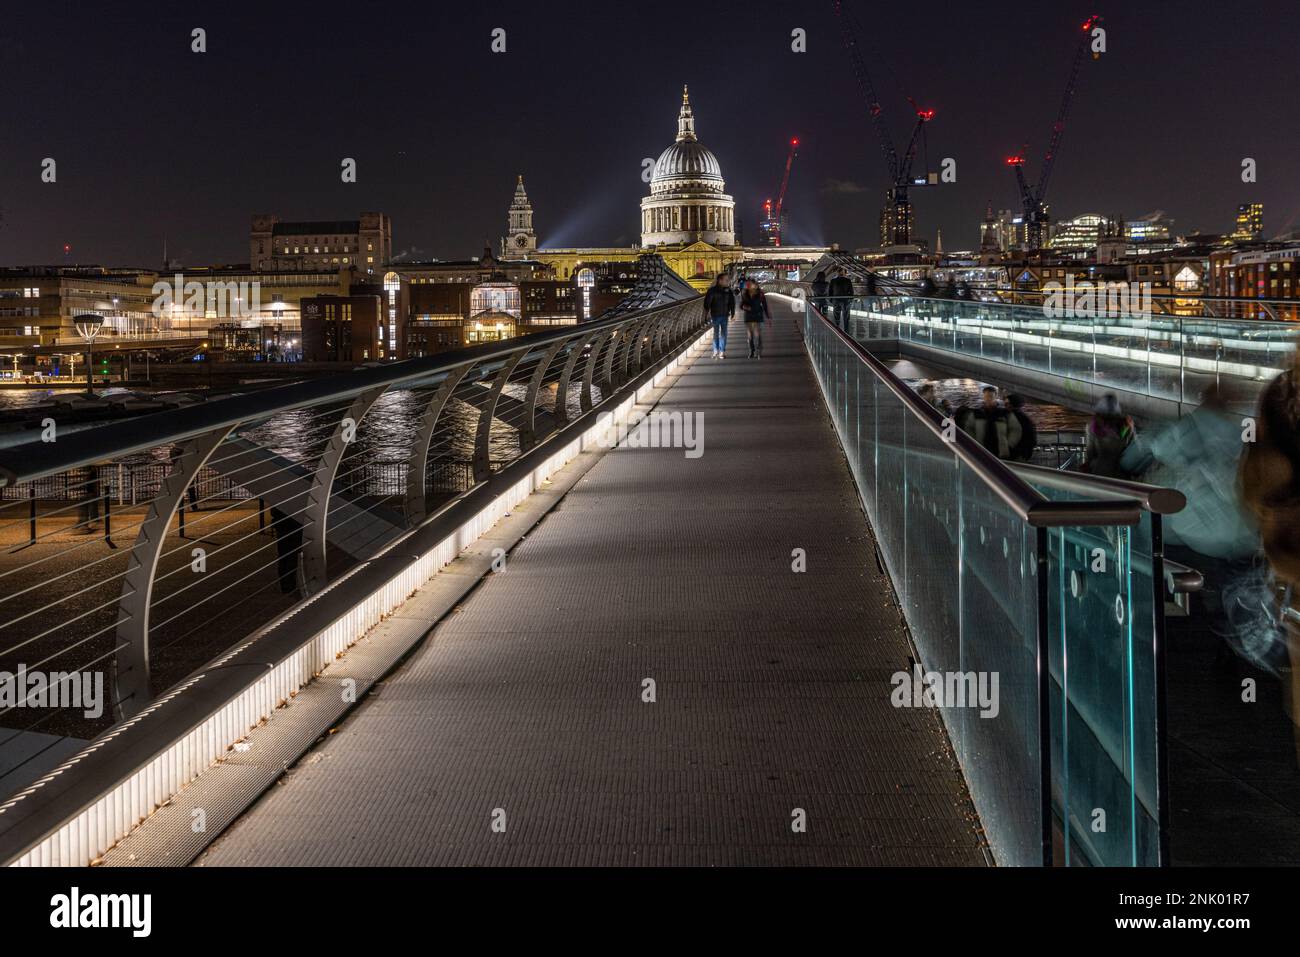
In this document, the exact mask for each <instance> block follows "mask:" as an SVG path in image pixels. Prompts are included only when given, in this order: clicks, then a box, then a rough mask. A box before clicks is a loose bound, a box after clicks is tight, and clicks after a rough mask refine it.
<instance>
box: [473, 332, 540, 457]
mask: <svg viewBox="0 0 1300 957" xmlns="http://www.w3.org/2000/svg"><path fill="white" fill-rule="evenodd" d="M527 351H528V350H527V349H526V348H524V349H520V350H519V351H518V352H516V353H515V354H514V355H513V356H511V357H510V358H509V359H507V360H506V361H505V364H504V365H502V366H501V368H500V369H498V370H497V377H496V378H495V379H493V380H492V391H491V393H489V394H488V397H487V402H485V403H484V405H483V411H482V412H481V413H480V414H479V417H478V433H477V435H476V436H475V438H474V481H475V482H484V481H486V480H487V479H488V477H489V476H491V474H492V449H491V439H492V419H493V417H494V416H495V415H496V411H497V399H499V398H500V397H501V390H502V389H504V388H505V386H506V380H508V379H509V378H510V374H511V373H512V372H514V371H515V366H517V365H519V360H520V359H522V358H523V357H524V353H526V352H527Z"/></svg>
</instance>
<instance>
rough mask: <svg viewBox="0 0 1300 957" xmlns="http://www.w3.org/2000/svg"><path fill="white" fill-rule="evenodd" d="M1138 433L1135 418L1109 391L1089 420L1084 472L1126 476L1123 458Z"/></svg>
mask: <svg viewBox="0 0 1300 957" xmlns="http://www.w3.org/2000/svg"><path fill="white" fill-rule="evenodd" d="M1136 434H1137V429H1136V427H1135V426H1134V425H1133V419H1132V418H1131V417H1129V416H1127V415H1125V414H1124V410H1123V409H1122V408H1121V407H1120V404H1119V399H1117V398H1115V395H1114V393H1112V392H1107V393H1106V394H1105V395H1103V396H1102V397H1101V398H1100V399H1099V400H1098V402H1097V405H1096V406H1095V407H1094V408H1093V412H1092V419H1091V420H1090V421H1089V422H1088V430H1087V439H1088V442H1087V445H1086V447H1085V448H1084V453H1083V471H1085V472H1087V473H1088V474H1089V475H1100V476H1103V477H1106V478H1125V477H1127V475H1128V473H1126V472H1125V471H1124V469H1123V467H1122V466H1121V465H1120V459H1121V457H1122V456H1123V455H1124V450H1125V449H1127V448H1128V447H1129V445H1130V444H1131V443H1132V442H1133V437H1134V436H1135V435H1136Z"/></svg>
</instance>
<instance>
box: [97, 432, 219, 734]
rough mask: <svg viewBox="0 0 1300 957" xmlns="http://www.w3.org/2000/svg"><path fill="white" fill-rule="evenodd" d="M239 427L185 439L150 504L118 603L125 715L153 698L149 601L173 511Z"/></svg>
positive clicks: (116, 694)
mask: <svg viewBox="0 0 1300 957" xmlns="http://www.w3.org/2000/svg"><path fill="white" fill-rule="evenodd" d="M234 429H235V426H233V425H228V426H222V427H221V428H219V429H213V430H212V431H211V432H205V433H203V434H202V435H200V436H197V437H196V438H193V439H190V440H189V441H188V442H186V443H185V445H184V446H183V447H182V449H181V453H180V455H178V456H177V457H176V459H175V461H174V462H173V464H172V471H171V472H170V473H169V474H168V475H167V477H166V478H164V479H163V481H162V488H161V489H160V490H159V492H158V494H157V495H156V496H155V497H154V499H153V501H151V502H150V503H149V512H148V514H147V515H146V516H145V520H144V522H143V523H141V525H140V531H139V532H138V533H137V534H136V537H135V545H134V546H133V547H132V549H131V554H130V555H129V556H128V557H127V566H126V575H125V576H124V577H123V579H122V597H121V598H120V599H119V600H118V603H117V633H116V637H117V652H116V653H115V654H114V656H113V709H114V712H115V714H116V716H117V717H118V719H119V720H120V719H124V718H129V717H131V716H132V715H133V714H135V713H137V712H138V711H139V710H140V709H141V708H143V707H144V706H145V705H146V704H148V703H149V697H150V695H149V605H150V603H151V602H152V599H153V578H154V573H155V572H156V571H157V570H158V559H159V557H160V556H161V555H162V547H163V542H164V541H165V540H166V538H167V529H168V528H169V527H170V526H171V521H172V516H173V515H175V514H176V508H177V506H179V505H180V502H181V497H182V496H183V495H184V494H185V490H186V489H187V488H189V487H190V483H191V482H193V481H194V477H195V476H196V475H198V474H199V469H201V468H203V465H204V463H206V462H207V461H208V459H209V458H211V457H212V453H213V452H215V451H216V450H217V447H218V446H219V445H221V443H222V442H224V441H225V440H226V436H228V435H229V434H230V433H231V432H233V431H234Z"/></svg>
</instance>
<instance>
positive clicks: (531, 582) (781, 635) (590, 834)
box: [197, 298, 986, 866]
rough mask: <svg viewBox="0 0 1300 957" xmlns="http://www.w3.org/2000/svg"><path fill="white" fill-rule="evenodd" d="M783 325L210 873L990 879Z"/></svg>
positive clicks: (550, 539) (332, 743)
mask: <svg viewBox="0 0 1300 957" xmlns="http://www.w3.org/2000/svg"><path fill="white" fill-rule="evenodd" d="M772 305H773V311H774V314H775V317H776V321H775V322H774V323H771V324H769V325H768V327H767V333H768V343H767V349H766V351H765V355H764V358H763V359H761V360H750V359H748V358H746V357H745V348H744V326H743V324H742V323H740V322H733V323H732V327H731V342H730V346H731V348H730V351H729V354H728V358H726V359H725V360H721V361H715V360H712V359H710V358H709V357H708V355H707V353H706V354H705V355H704V356H703V357H702V358H700V359H698V360H696V362H695V363H694V365H692V366H691V367H690V368H689V369H687V370H686V372H685V373H684V375H683V376H682V377H681V378H680V379H679V380H678V381H677V383H676V384H675V385H673V386H672V387H671V389H669V391H668V392H667V394H666V395H665V397H664V399H663V400H662V401H661V403H660V405H659V406H658V408H659V409H660V410H662V411H668V412H681V413H683V414H684V415H694V414H695V413H697V412H698V413H701V414H702V416H703V419H702V421H703V454H702V455H700V456H699V457H697V458H691V457H688V456H687V455H686V454H685V453H684V451H683V450H682V449H680V448H677V449H671V448H639V449H632V448H618V449H615V450H612V451H610V452H608V453H607V454H606V455H605V456H604V457H603V458H602V459H601V460H600V461H598V462H597V463H596V464H595V466H594V467H593V468H592V469H591V470H590V471H589V472H588V473H587V474H586V475H585V477H583V478H582V479H581V480H580V481H579V482H578V484H577V485H576V486H575V487H574V488H573V489H572V490H571V491H570V492H569V494H568V495H567V496H566V497H565V498H564V499H563V501H562V502H561V503H560V505H559V506H558V507H557V508H556V509H555V510H554V511H553V512H551V513H550V514H549V515H547V516H546V518H545V519H544V520H543V521H542V522H541V524H540V525H539V526H538V527H537V528H536V529H535V530H534V531H533V533H532V534H531V535H529V537H528V538H527V539H526V540H525V541H524V542H523V543H522V544H521V545H520V546H519V547H518V548H516V549H515V550H514V551H513V552H512V553H511V554H510V556H509V557H508V561H507V565H506V568H505V570H504V571H502V572H500V573H497V574H493V575H491V576H489V577H488V578H487V579H486V580H485V581H484V582H483V583H482V584H481V585H480V586H479V587H478V589H477V590H476V591H474V592H473V593H472V594H471V595H470V596H469V598H468V599H467V600H465V601H464V603H463V604H462V605H461V606H460V607H459V608H458V609H457V610H456V611H455V612H453V613H452V614H451V615H448V616H447V617H446V618H445V619H444V620H443V621H442V622H441V623H440V624H439V625H438V626H437V628H435V629H434V631H433V632H431V633H430V635H429V636H428V637H427V638H426V640H425V641H424V643H423V644H422V645H421V646H420V648H419V649H418V650H417V651H416V652H415V653H414V654H413V655H412V656H411V657H410V658H409V659H408V660H407V661H406V662H405V663H404V664H403V665H402V666H401V667H400V668H399V669H398V670H397V671H395V672H394V673H393V674H391V675H390V676H389V677H388V678H387V680H386V681H384V682H383V683H382V684H381V685H380V686H379V687H378V690H377V692H376V693H374V694H372V695H371V696H369V697H367V698H366V699H365V700H364V701H363V702H362V703H361V704H360V705H359V706H358V707H357V709H356V710H355V711H354V712H353V713H352V714H351V716H350V717H349V718H348V719H347V720H346V721H345V722H344V723H343V724H342V725H340V727H339V728H338V729H337V731H336V733H334V734H332V735H330V736H329V737H327V738H326V739H325V740H324V741H323V742H322V743H321V744H319V745H318V746H317V747H316V748H315V749H314V750H313V751H311V752H310V753H309V754H307V755H306V756H305V757H304V758H303V759H302V760H301V761H300V762H299V763H298V764H297V765H296V766H294V767H293V768H292V769H290V770H289V772H288V773H287V774H286V775H285V776H284V778H282V780H281V782H280V783H279V784H278V785H277V786H275V787H273V788H272V789H271V790H270V791H269V792H268V793H267V794H266V795H264V796H263V797H262V799H261V800H260V801H259V802H258V803H257V804H256V805H254V806H253V807H252V808H251V809H250V810H249V811H248V812H247V813H246V814H245V815H244V816H243V817H241V818H240V819H239V820H238V821H236V823H235V824H234V825H233V826H232V827H231V828H230V829H229V830H228V831H227V832H226V833H225V834H224V835H222V836H221V837H220V838H219V839H218V840H217V841H216V842H215V843H214V844H213V845H212V846H211V847H210V848H209V849H208V850H207V851H206V852H205V853H204V854H203V856H202V857H200V858H199V860H198V862H197V863H198V864H200V865H244V864H255V865H347V864H398V865H452V866H456V865H636V864H649V865H669V864H686V865H750V864H754V865H795V864H809V865H817V864H828V865H829V864H863V865H876V864H879V865H907V864H934V865H953V864H971V865H981V864H984V863H985V861H986V858H985V853H984V851H983V846H982V842H981V839H980V837H979V832H978V827H979V822H978V820H977V819H976V818H975V814H974V811H973V809H972V807H971V805H970V802H969V799H968V798H967V796H966V791H965V786H964V783H963V781H962V778H961V774H960V771H959V769H958V768H957V765H956V763H955V760H954V758H953V756H952V753H951V749H950V747H949V745H948V741H947V738H946V736H945V735H944V732H943V730H942V727H941V723H940V720H939V717H938V715H937V714H936V713H934V712H932V711H927V710H923V709H917V710H907V709H896V708H894V707H892V706H891V704H890V701H889V696H890V691H891V690H892V689H891V685H890V676H891V675H892V674H894V673H895V672H897V671H905V670H907V668H908V667H909V659H908V655H909V650H908V646H907V642H906V639H905V637H904V632H903V629H902V625H901V615H900V613H899V611H898V608H897V605H896V603H895V602H894V600H893V596H892V593H891V591H890V588H889V585H888V582H887V581H886V580H885V578H884V577H883V575H882V574H881V572H880V570H879V568H878V566H877V562H876V558H875V554H874V550H873V543H872V538H871V532H870V530H869V528H868V525H867V522H866V519H865V517H864V516H863V513H862V510H861V507H860V506H859V503H858V500H857V496H856V493H855V491H854V488H853V485H852V480H851V478H850V475H849V472H848V468H847V466H846V463H845V461H844V458H843V454H842V452H841V451H840V448H839V443H838V441H837V439H836V436H835V434H834V432H833V430H832V427H831V424H830V421H829V418H828V417H827V414H826V411H825V408H824V406H823V404H822V400H821V397H820V394H819V393H818V391H817V385H816V383H815V381H814V379H813V374H812V370H811V367H810V365H809V362H808V360H807V358H806V355H805V353H804V349H803V344H802V342H801V341H800V339H799V334H798V331H797V329H796V327H795V324H794V322H793V321H792V316H791V314H790V312H789V310H788V308H787V307H786V306H785V305H784V300H777V299H775V298H774V299H773V300H772ZM795 549H803V550H804V554H806V559H807V570H806V571H804V572H796V571H793V570H792V563H793V558H792V553H793V552H794V550H795ZM646 679H652V680H653V683H654V684H653V688H654V699H655V700H654V701H653V702H647V701H645V700H643V697H644V695H645V691H644V689H645V688H646ZM801 818H802V819H803V820H805V821H806V829H805V830H802V831H798V830H796V828H795V826H794V824H795V822H796V821H797V820H799V819H801Z"/></svg>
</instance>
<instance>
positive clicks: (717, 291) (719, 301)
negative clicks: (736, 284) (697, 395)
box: [704, 272, 736, 359]
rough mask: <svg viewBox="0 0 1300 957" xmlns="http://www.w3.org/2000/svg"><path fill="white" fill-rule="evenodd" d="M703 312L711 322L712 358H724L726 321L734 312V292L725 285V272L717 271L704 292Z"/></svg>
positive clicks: (725, 354) (725, 351)
mask: <svg viewBox="0 0 1300 957" xmlns="http://www.w3.org/2000/svg"><path fill="white" fill-rule="evenodd" d="M704 314H705V315H706V316H708V318H709V319H710V321H712V323H713V358H715V359H725V358H726V356H727V323H728V322H730V321H731V317H732V316H734V315H735V314H736V294H735V293H734V292H732V291H731V287H730V286H728V285H727V274H726V273H721V272H720V273H718V278H717V279H716V280H715V281H714V283H713V285H712V286H710V287H709V291H708V292H706V293H705V294H704Z"/></svg>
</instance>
